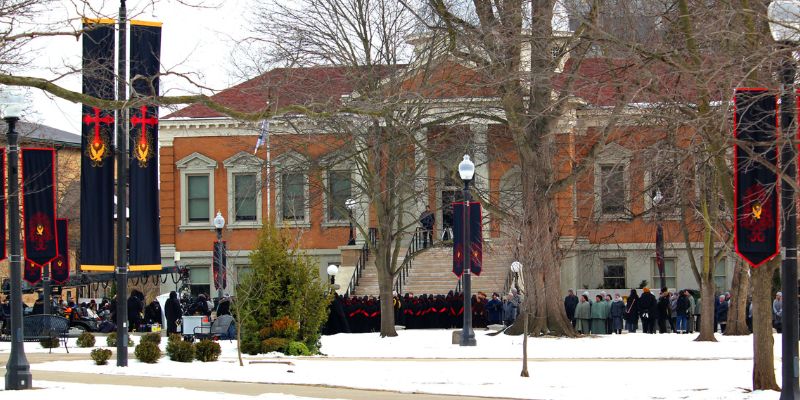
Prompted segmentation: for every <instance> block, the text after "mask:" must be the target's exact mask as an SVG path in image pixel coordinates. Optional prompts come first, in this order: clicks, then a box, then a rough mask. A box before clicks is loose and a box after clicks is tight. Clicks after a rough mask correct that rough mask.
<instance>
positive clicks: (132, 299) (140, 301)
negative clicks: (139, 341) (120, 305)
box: [128, 289, 144, 332]
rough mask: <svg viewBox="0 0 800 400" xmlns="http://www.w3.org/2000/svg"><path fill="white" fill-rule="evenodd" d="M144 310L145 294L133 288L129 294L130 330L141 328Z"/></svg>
mask: <svg viewBox="0 0 800 400" xmlns="http://www.w3.org/2000/svg"><path fill="white" fill-rule="evenodd" d="M143 312H144V294H142V292H140V291H138V290H135V289H134V290H133V291H132V292H131V295H130V296H128V332H131V331H134V330H137V329H139V325H141V323H142V313H143Z"/></svg>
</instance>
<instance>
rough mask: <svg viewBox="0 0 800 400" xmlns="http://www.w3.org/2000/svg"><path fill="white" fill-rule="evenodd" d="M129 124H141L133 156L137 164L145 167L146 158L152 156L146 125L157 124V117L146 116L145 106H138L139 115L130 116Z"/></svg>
mask: <svg viewBox="0 0 800 400" xmlns="http://www.w3.org/2000/svg"><path fill="white" fill-rule="evenodd" d="M131 125H133V126H136V125H141V131H140V132H139V138H138V139H137V140H136V147H134V149H133V157H134V158H136V159H137V160H139V166H140V167H142V168H145V167H147V160H149V159H150V158H151V157H153V151H152V143H150V139H149V138H148V137H147V126H148V125H150V126H156V125H158V118H156V117H148V116H147V106H141V107H139V115H138V116H133V117H131Z"/></svg>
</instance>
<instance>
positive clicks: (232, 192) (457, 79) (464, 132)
mask: <svg viewBox="0 0 800 400" xmlns="http://www.w3.org/2000/svg"><path fill="white" fill-rule="evenodd" d="M605 61H607V60H599V61H597V62H596V63H593V62H592V60H589V62H584V65H583V66H582V67H581V70H580V73H581V74H582V76H583V78H584V79H585V80H586V81H587V82H589V84H587V85H585V86H584V87H583V89H582V92H580V93H579V94H583V95H581V96H578V97H576V98H575V99H573V100H572V101H571V102H570V103H569V105H568V107H567V110H566V112H564V113H563V117H562V119H561V120H560V121H559V124H558V128H557V133H556V138H555V141H556V143H557V144H558V154H556V155H554V160H553V162H554V163H555V164H554V165H557V166H558V173H559V175H561V176H567V175H569V174H571V173H573V172H574V166H575V165H577V164H578V163H579V162H580V160H581V159H582V158H585V157H587V156H588V152H589V151H590V148H591V147H592V144H593V143H595V142H596V141H597V140H598V137H599V136H600V135H602V134H603V129H604V127H605V126H606V125H607V121H608V119H609V118H610V116H611V114H610V112H611V111H610V108H609V107H608V106H609V104H607V102H606V101H607V99H608V97H609V95H607V93H606V92H609V91H613V88H609V87H605V86H603V85H602V84H601V83H598V82H600V81H601V79H600V78H598V77H597V74H596V73H597V71H598V68H599V67H598V65H605ZM352 72H353V71H352V70H351V69H348V68H344V67H311V68H278V69H274V70H272V71H269V72H267V73H265V74H263V75H261V76H258V77H256V78H254V79H252V80H249V81H247V82H244V83H242V84H239V85H237V86H234V87H232V88H230V89H227V90H224V91H222V92H220V93H219V94H217V95H216V96H214V99H215V100H216V101H218V102H220V103H222V104H224V105H227V106H230V107H233V108H236V109H237V110H240V111H246V112H254V111H257V110H259V109H262V108H265V107H274V109H276V110H277V109H287V108H290V106H303V107H322V108H324V107H325V106H326V105H331V104H339V103H340V102H341V101H344V100H346V99H348V98H350V97H351V96H354V95H356V94H354V93H353V79H354V76H355V75H354V74H352ZM381 73H382V74H386V75H387V76H389V75H390V74H395V73H401V72H398V71H388V70H387V71H382V72H381ZM402 73H403V74H405V75H404V77H405V79H406V80H405V81H404V83H403V85H402V87H403V89H404V90H406V91H409V92H413V93H414V94H415V95H417V96H420V97H423V98H425V99H426V101H427V102H428V103H429V104H432V105H433V106H434V107H438V109H439V110H441V109H447V110H450V111H452V110H454V109H457V108H459V107H465V106H469V107H475V105H476V104H478V105H480V104H486V105H489V106H487V107H490V106H491V105H496V104H497V96H496V95H495V94H494V93H492V92H491V91H488V90H487V89H486V87H487V86H486V85H482V84H481V81H480V75H479V74H476V73H474V71H471V70H470V69H469V68H468V67H465V66H463V65H461V64H458V63H455V62H450V61H443V62H440V63H438V64H437V65H436V66H435V67H433V68H432V71H429V72H428V73H427V74H426V78H425V80H424V81H423V80H422V79H421V78H419V77H418V76H417V75H415V74H413V73H410V72H409V71H402ZM625 112H627V113H629V115H630V116H631V118H629V119H628V121H634V118H633V117H634V116H636V115H638V114H639V113H641V112H642V108H641V106H640V105H635V104H631V105H628V106H626V107H625ZM298 126H301V127H302V129H298ZM300 132H302V133H300ZM666 133H667V132H666V129H662V128H659V127H658V126H642V124H641V123H640V122H628V123H626V121H623V122H621V123H620V124H619V127H618V128H615V132H614V133H613V135H616V137H617V138H616V139H615V140H613V141H612V142H613V143H611V144H609V145H607V146H605V147H604V148H603V149H602V151H600V152H599V154H597V155H596V157H594V159H593V161H592V162H591V164H590V166H589V168H588V169H587V170H586V171H585V172H584V173H581V174H579V175H577V177H576V179H575V180H574V182H573V183H572V184H571V185H569V187H568V188H567V189H564V190H562V191H561V192H559V193H558V194H557V196H556V202H557V204H556V210H557V212H558V217H559V230H560V236H561V245H562V248H563V249H564V251H565V255H566V256H565V259H564V265H563V268H562V288H563V289H564V290H565V291H566V289H567V288H578V289H581V288H587V289H596V288H608V289H614V290H619V291H623V290H624V289H625V288H636V287H639V286H640V283H642V281H647V285H648V286H656V283H657V281H656V279H655V278H656V277H657V276H658V273H657V270H656V266H655V243H654V241H655V230H656V223H655V222H656V220H659V221H661V222H662V224H663V227H664V232H665V240H666V246H665V270H666V277H667V286H669V287H670V288H683V287H688V288H696V287H698V285H697V283H696V282H695V279H694V276H693V274H692V272H691V270H690V268H689V258H688V252H687V251H686V246H685V241H684V237H683V234H682V232H681V230H680V228H681V225H680V223H679V219H678V214H677V210H676V209H675V207H674V206H670V201H669V200H670V198H671V197H672V196H674V195H675V193H676V192H675V190H676V189H675V186H676V183H675V182H674V180H672V178H670V177H669V176H664V175H663V164H659V163H658V162H655V161H654V160H656V159H658V158H659V157H662V156H661V154H662V153H663V152H652V151H653V149H656V150H657V149H658V148H659V147H660V146H661V143H662V142H663V141H664V140H666V139H665V138H666V137H667V136H668V135H667V134H666ZM258 134H259V129H258V126H257V125H256V124H252V123H244V122H240V121H237V120H234V119H232V118H229V117H226V116H223V115H222V114H220V113H218V112H216V111H213V110H211V109H210V108H208V107H206V106H203V105H192V106H189V107H186V108H184V109H182V110H180V111H178V112H175V113H173V114H170V115H168V116H166V117H164V118H162V119H161V121H160V138H159V142H160V146H161V158H160V171H161V172H160V173H161V223H162V225H161V243H162V257H163V258H164V260H165V264H167V265H169V264H170V263H169V262H168V261H166V260H170V259H172V258H173V255H174V253H175V252H176V251H178V252H180V254H181V263H182V264H184V265H188V266H190V267H191V279H192V285H193V291H194V292H206V293H213V292H214V291H215V290H216V288H215V287H214V283H213V282H212V279H211V272H210V269H211V258H212V253H211V248H212V242H213V241H214V240H215V237H216V236H215V233H214V230H213V225H212V220H213V218H214V216H215V214H216V212H217V211H220V212H221V213H222V215H223V216H224V217H225V219H226V221H227V222H226V227H225V230H224V234H223V237H224V239H225V240H226V241H227V243H228V265H229V269H231V270H233V271H235V270H236V269H239V268H247V267H248V265H249V252H250V250H251V249H252V248H253V246H254V245H255V243H256V240H257V237H258V231H259V229H260V228H261V227H262V226H263V225H264V224H267V223H274V224H276V225H277V226H280V227H283V228H286V229H289V230H290V231H291V232H292V233H293V236H294V237H297V238H298V243H299V244H300V247H301V248H302V249H304V250H305V251H306V252H307V253H308V254H310V255H312V256H314V257H316V259H317V260H318V261H319V267H320V275H321V276H323V277H324V276H325V272H324V271H325V267H326V266H327V265H328V264H329V263H336V264H342V262H343V257H342V254H343V251H347V250H348V249H350V247H348V246H346V243H347V241H348V235H349V227H348V226H349V223H348V221H349V217H348V215H347V214H346V213H343V212H342V209H343V207H342V205H343V204H344V201H345V200H346V199H348V198H351V197H357V196H358V194H357V193H355V188H356V187H357V186H358V185H357V184H356V183H357V182H355V180H356V179H359V178H358V177H357V176H354V175H353V174H352V172H351V169H350V168H349V167H348V165H347V164H346V163H340V164H333V165H332V164H330V163H326V162H323V161H324V160H326V158H330V157H334V156H335V155H336V153H337V152H338V151H339V147H344V144H343V143H340V142H337V141H336V139H334V138H332V137H331V136H329V135H326V134H325V129H324V128H323V127H319V126H315V125H314V122H313V121H312V120H310V119H308V118H305V117H302V116H299V115H298V116H293V117H287V116H286V115H284V116H281V117H276V118H273V119H271V120H270V123H269V138H270V145H269V149H270V150H269V154H267V151H266V150H265V149H264V148H261V149H260V150H259V151H258V152H257V153H256V154H255V155H254V151H253V149H254V146H255V143H256V141H257V137H258ZM415 135H416V137H417V139H418V141H417V146H418V147H419V148H418V151H416V152H415V158H416V157H419V159H417V161H421V162H424V163H425V168H424V171H425V172H424V173H425V175H426V177H425V179H423V185H424V187H423V189H422V190H421V192H420V193H421V194H420V196H419V198H418V199H416V201H414V202H413V204H411V205H409V206H408V214H409V215H412V216H418V215H419V214H420V212H421V211H422V210H424V208H425V205H430V206H431V208H432V209H433V210H434V211H435V213H436V218H435V220H436V226H435V230H436V236H437V237H441V234H442V232H443V231H445V230H446V228H447V227H448V224H449V221H450V215H449V213H450V212H451V211H450V208H449V204H450V203H451V202H452V201H454V200H459V199H460V190H461V185H460V182H456V181H455V180H453V179H452V177H453V176H455V175H454V174H453V172H454V171H455V169H456V166H457V165H458V162H459V161H460V160H461V155H462V154H464V153H468V154H470V155H471V156H472V159H473V161H474V162H475V164H476V179H475V189H476V191H477V193H478V194H479V195H480V197H481V198H482V200H483V201H484V202H485V203H486V204H487V205H491V206H494V207H501V208H505V209H514V208H520V206H519V202H520V201H521V197H520V185H521V184H520V169H519V167H518V166H517V165H516V164H515V159H516V155H515V152H514V149H513V144H512V142H511V140H510V138H509V136H508V135H507V134H506V133H505V129H504V127H503V126H502V125H500V124H498V123H496V121H495V120H492V119H491V118H469V119H461V120H458V121H457V122H450V123H448V124H441V125H437V126H429V127H426V128H425V129H423V130H420V131H419V132H417V133H416V134H415ZM679 136H680V135H679ZM443 138H444V139H443ZM686 145H687V143H686V140H685V139H679V140H678V143H677V144H676V145H675V147H674V148H673V150H675V149H678V151H680V150H679V149H680V148H681V146H686ZM268 158H269V159H268ZM314 165H316V166H317V167H319V166H320V165H327V166H328V167H325V168H323V169H319V168H317V169H314V170H313V171H311V169H312V167H309V166H314ZM678 168H690V167H686V166H683V165H681V166H678ZM322 187H330V188H336V190H330V191H326V190H321V189H320V188H322ZM656 189H658V190H659V191H661V192H662V193H663V196H664V197H665V199H666V200H665V202H664V204H663V205H662V206H660V207H659V208H658V210H656V208H654V204H653V200H652V197H653V194H654V193H655V191H656ZM336 205H338V206H336ZM485 208H486V209H488V210H491V208H492V207H485ZM656 211H658V212H656ZM373 216H374V210H373V209H372V208H371V205H370V204H364V203H363V202H358V204H357V206H356V208H355V210H354V212H353V218H355V219H356V220H357V222H358V224H359V225H361V226H370V223H371V221H372V219H373ZM510 225H513V221H508V220H503V219H502V218H501V217H500V216H498V215H496V213H492V212H486V213H485V215H484V237H485V238H486V239H487V243H488V248H490V249H492V248H493V250H492V251H489V252H487V254H486V255H485V268H489V269H490V270H492V269H494V270H495V271H494V275H493V276H495V277H497V276H500V277H505V275H506V274H507V270H508V265H509V263H510V261H511V260H513V258H514V247H515V246H520V245H524V244H519V243H516V241H515V240H513V238H512V236H513V233H512V232H511V231H510V230H509V229H506V228H508V227H509V226H510ZM412 229H413V228H412ZM689 239H690V243H691V246H692V248H693V249H694V250H695V251H696V253H695V254H701V252H702V241H701V238H700V235H699V233H698V231H697V230H696V229H690V230H689ZM364 240H365V237H364V235H363V232H357V233H356V242H357V245H358V244H361V243H363V241H364ZM718 247H721V245H719V246H718ZM442 257H443V259H444V260H445V261H446V260H447V258H448V257H450V255H448V254H444V255H443V256H442ZM696 257H697V255H696ZM734 263H735V258H734V257H733V256H730V255H729V256H727V257H725V258H724V259H722V260H721V261H720V263H719V264H718V265H719V267H718V268H717V279H716V281H717V285H718V287H719V288H721V289H724V288H727V287H728V286H729V283H730V279H731V276H732V271H733V268H734ZM346 264H348V261H347V257H345V261H344V264H343V265H342V266H347V265H346ZM445 264H446V263H445ZM439 265H442V264H441V263H440V264H439ZM415 268H417V267H415ZM490 272H491V271H490ZM445 275H446V274H445ZM449 277H450V279H451V280H452V283H453V285H455V282H456V280H455V278H454V277H453V276H452V275H449ZM493 279H495V280H494V281H492V282H487V286H486V289H487V290H497V291H499V290H503V289H504V285H506V284H507V282H503V280H502V278H493ZM654 282H656V283H654ZM163 290H166V289H163Z"/></svg>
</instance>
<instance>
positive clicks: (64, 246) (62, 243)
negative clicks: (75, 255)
mask: <svg viewBox="0 0 800 400" xmlns="http://www.w3.org/2000/svg"><path fill="white" fill-rule="evenodd" d="M68 226H69V225H68V223H67V219H66V218H58V219H56V235H57V236H58V257H56V259H55V260H53V262H51V263H50V279H51V280H52V281H53V282H54V283H55V284H56V285H61V284H63V283H64V282H66V281H68V280H69V235H68V233H67V228H68Z"/></svg>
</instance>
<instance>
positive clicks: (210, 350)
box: [194, 339, 222, 362]
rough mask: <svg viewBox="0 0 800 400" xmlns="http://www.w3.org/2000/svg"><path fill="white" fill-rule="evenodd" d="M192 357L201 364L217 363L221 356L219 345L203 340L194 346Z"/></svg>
mask: <svg viewBox="0 0 800 400" xmlns="http://www.w3.org/2000/svg"><path fill="white" fill-rule="evenodd" d="M194 353H195V354H194V356H195V358H196V359H198V360H200V361H202V362H209V361H217V360H218V359H219V355H220V354H222V348H221V347H220V346H219V343H217V342H212V341H211V340H208V339H205V340H201V341H199V342H198V343H197V344H195V345H194Z"/></svg>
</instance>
